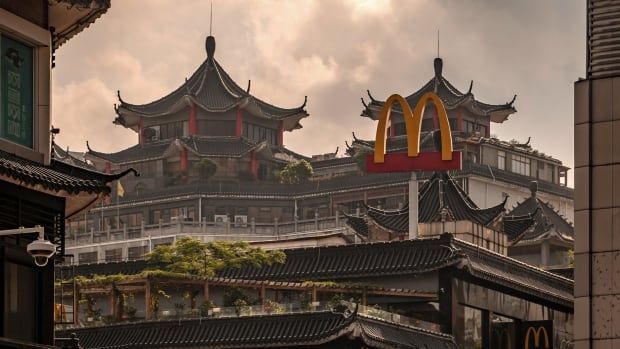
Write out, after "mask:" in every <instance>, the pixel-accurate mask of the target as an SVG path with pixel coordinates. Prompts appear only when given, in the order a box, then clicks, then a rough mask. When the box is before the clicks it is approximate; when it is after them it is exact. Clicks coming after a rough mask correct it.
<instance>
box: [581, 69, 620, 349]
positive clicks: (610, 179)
mask: <svg viewBox="0 0 620 349" xmlns="http://www.w3.org/2000/svg"><path fill="white" fill-rule="evenodd" d="M618 101H620V77H613V78H611V77H610V78H600V79H596V80H582V81H578V82H577V83H575V120H574V121H575V233H576V239H575V321H576V323H578V324H579V326H575V348H578V349H582V348H612V346H613V347H616V346H618V343H620V103H618ZM612 343H613V344H612Z"/></svg>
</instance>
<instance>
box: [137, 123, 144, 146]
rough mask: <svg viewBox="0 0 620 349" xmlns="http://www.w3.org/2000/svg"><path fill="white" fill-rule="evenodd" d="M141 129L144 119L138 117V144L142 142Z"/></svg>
mask: <svg viewBox="0 0 620 349" xmlns="http://www.w3.org/2000/svg"><path fill="white" fill-rule="evenodd" d="M143 131H144V120H143V119H142V118H140V121H138V144H142V143H144V137H143Z"/></svg>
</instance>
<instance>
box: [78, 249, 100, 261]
mask: <svg viewBox="0 0 620 349" xmlns="http://www.w3.org/2000/svg"><path fill="white" fill-rule="evenodd" d="M95 262H97V251H93V252H85V253H79V254H78V263H79V264H87V263H95Z"/></svg>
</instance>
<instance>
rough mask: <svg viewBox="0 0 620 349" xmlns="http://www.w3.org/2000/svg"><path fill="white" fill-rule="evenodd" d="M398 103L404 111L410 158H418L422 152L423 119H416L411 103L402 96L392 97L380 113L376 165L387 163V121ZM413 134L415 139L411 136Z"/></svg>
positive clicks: (376, 140) (395, 95)
mask: <svg viewBox="0 0 620 349" xmlns="http://www.w3.org/2000/svg"><path fill="white" fill-rule="evenodd" d="M394 103H398V104H399V105H400V108H401V109H402V110H403V119H404V120H405V128H406V129H407V154H408V155H409V156H417V155H418V153H419V152H420V128H421V126H422V120H421V118H418V120H416V119H415V117H414V116H413V113H412V112H411V107H410V106H409V103H407V101H406V100H405V99H404V98H403V97H402V96H400V95H398V94H393V95H391V96H390V97H389V98H388V99H387V101H385V104H384V105H383V108H381V112H380V113H379V124H378V125H377V135H376V137H375V163H383V162H384V161H385V150H386V149H385V148H386V145H385V143H386V139H385V133H386V129H387V121H388V119H389V118H390V114H391V112H392V105H394ZM412 134H413V137H411V135H412Z"/></svg>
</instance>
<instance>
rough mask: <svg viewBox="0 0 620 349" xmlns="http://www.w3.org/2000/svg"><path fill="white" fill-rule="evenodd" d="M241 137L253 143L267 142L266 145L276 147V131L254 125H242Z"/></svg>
mask: <svg viewBox="0 0 620 349" xmlns="http://www.w3.org/2000/svg"><path fill="white" fill-rule="evenodd" d="M243 137H245V138H248V139H251V140H253V141H255V142H260V141H264V140H265V141H267V143H268V144H271V145H278V134H277V130H275V129H272V128H268V127H263V126H258V125H254V124H248V123H244V124H243Z"/></svg>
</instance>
